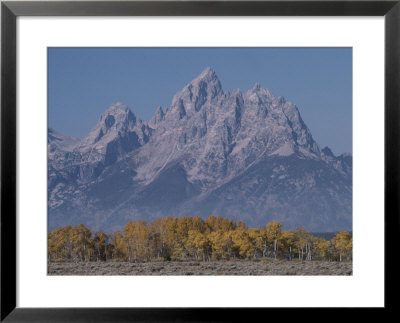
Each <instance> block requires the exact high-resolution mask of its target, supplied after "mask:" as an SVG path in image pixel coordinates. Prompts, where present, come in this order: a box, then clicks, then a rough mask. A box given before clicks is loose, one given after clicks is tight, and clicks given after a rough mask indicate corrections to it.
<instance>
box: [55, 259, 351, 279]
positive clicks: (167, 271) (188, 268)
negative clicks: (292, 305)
mask: <svg viewBox="0 0 400 323" xmlns="http://www.w3.org/2000/svg"><path fill="white" fill-rule="evenodd" d="M48 274H49V275H78V276H79V275H143V276H147V275H153V276H154V275H157V276H162V275H171V276H174V275H176V276H182V275H196V276H200V275H209V276H215V275H228V276H232V275H241V276H249V275H251V276H257V275H258V276H266V275H268V276H281V275H299V276H302V275H304V276H317V275H352V262H336V261H335V262H330V261H298V260H292V261H287V260H274V259H263V260H260V261H254V260H237V261H204V262H198V261H185V262H179V261H162V262H143V263H129V262H102V261H99V262H56V263H49V264H48Z"/></svg>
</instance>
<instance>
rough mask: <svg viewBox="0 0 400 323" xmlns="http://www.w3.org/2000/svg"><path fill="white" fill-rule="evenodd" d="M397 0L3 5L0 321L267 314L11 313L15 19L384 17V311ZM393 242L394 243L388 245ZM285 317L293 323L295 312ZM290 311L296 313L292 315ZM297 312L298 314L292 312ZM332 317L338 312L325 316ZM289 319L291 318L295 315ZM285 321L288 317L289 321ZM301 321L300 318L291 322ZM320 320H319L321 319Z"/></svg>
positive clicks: (397, 99)
mask: <svg viewBox="0 0 400 323" xmlns="http://www.w3.org/2000/svg"><path fill="white" fill-rule="evenodd" d="M399 2H400V0H395V1H387V0H380V1H365V0H364V1H321V0H316V1H268V0H263V1H86V2H85V1H82V2H81V1H79V2H72V1H66V2H59V1H45V2H38V1H29V2H28V1H26V2H24V1H2V3H1V241H0V243H1V285H0V288H1V293H0V297H1V317H0V319H1V321H5V322H30V321H35V322H89V321H90V322H91V321H96V322H131V321H133V322H172V321H173V322H191V321H193V322H194V321H196V322H200V321H207V322H222V321H227V322H233V321H241V320H242V319H241V317H243V315H245V316H246V317H247V318H248V319H247V320H250V321H252V320H259V319H256V318H257V317H262V316H263V315H265V310H266V308H251V309H249V308H246V309H245V308H212V309H210V308H129V309H127V308H57V309H54V308H52V309H50V308H19V307H16V299H17V285H16V270H17V264H16V244H17V236H16V207H17V204H16V203H17V200H16V189H17V177H16V175H17V173H16V163H17V156H16V134H17V129H16V111H17V110H16V82H17V79H16V41H17V39H16V37H17V30H16V19H17V17H19V16H384V17H385V307H384V308H383V309H378V310H379V312H380V314H379V315H381V314H382V313H381V310H385V311H387V310H396V303H397V302H396V296H395V294H394V293H393V291H394V289H395V288H396V287H397V286H399V278H398V277H399V275H398V273H396V266H395V261H396V257H397V255H398V252H397V248H398V247H397V246H396V244H395V243H394V239H395V238H396V237H398V236H399V228H400V218H399V204H400V202H398V201H400V194H399V180H400V167H399V165H400V142H399V138H400V136H399V134H400V133H399V128H400V3H399ZM392 241H393V243H392ZM269 310H276V311H280V312H281V313H280V315H283V313H282V311H283V310H284V311H285V314H284V315H285V318H286V319H288V318H293V319H294V318H295V317H296V316H297V315H298V314H294V313H293V311H292V309H290V311H289V309H288V308H281V309H269ZM293 310H295V309H293ZM297 310H299V309H297ZM326 310H327V311H329V312H330V311H334V310H336V309H328V308H327V309H326ZM293 314H294V315H293ZM288 315H289V316H288ZM296 319H298V317H297V318H296ZM320 319H322V317H320Z"/></svg>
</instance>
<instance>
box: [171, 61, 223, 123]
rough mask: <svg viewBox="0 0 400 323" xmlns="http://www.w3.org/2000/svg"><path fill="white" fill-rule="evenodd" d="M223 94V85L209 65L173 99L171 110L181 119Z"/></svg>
mask: <svg viewBox="0 0 400 323" xmlns="http://www.w3.org/2000/svg"><path fill="white" fill-rule="evenodd" d="M221 95H223V90H222V85H221V82H220V80H219V78H218V76H217V74H216V73H215V72H214V71H213V70H212V69H211V68H210V67H207V68H206V69H205V70H204V71H203V72H201V73H200V75H199V76H197V77H196V78H195V79H193V80H192V81H191V82H190V83H188V84H187V85H186V86H185V87H184V88H183V89H182V90H181V91H180V92H178V93H176V94H175V96H174V98H173V99H172V105H171V110H172V111H174V113H175V115H177V117H178V118H179V119H182V118H183V117H185V116H187V115H188V116H190V115H192V114H193V113H195V112H198V111H199V110H200V109H201V107H202V106H203V105H204V104H205V103H207V102H211V101H212V100H214V99H215V98H217V97H219V96H221Z"/></svg>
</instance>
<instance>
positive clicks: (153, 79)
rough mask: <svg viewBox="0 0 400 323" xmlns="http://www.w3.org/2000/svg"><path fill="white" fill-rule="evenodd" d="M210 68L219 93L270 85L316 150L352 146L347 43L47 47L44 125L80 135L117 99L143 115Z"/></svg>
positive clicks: (165, 104) (146, 116)
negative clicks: (297, 116)
mask: <svg viewBox="0 0 400 323" xmlns="http://www.w3.org/2000/svg"><path fill="white" fill-rule="evenodd" d="M207 66H210V67H211V68H213V69H214V70H215V72H216V73H217V75H218V77H219V79H220V80H221V83H222V87H223V89H224V91H233V90H234V89H237V88H239V89H241V90H242V92H245V91H247V90H248V89H250V88H252V87H253V85H254V84H255V83H257V82H258V83H260V84H261V85H262V86H264V87H267V88H269V89H270V90H271V91H272V93H273V94H274V95H275V96H284V97H285V98H286V99H287V100H289V101H292V102H293V103H294V104H296V105H297V106H298V108H299V110H300V113H301V116H302V118H303V120H304V121H305V123H306V124H307V126H308V127H309V128H310V130H311V133H312V134H313V137H314V139H315V140H316V141H317V142H318V143H319V145H320V146H321V148H323V147H325V146H329V147H330V148H331V149H332V151H333V152H334V153H335V154H340V153H342V152H351V151H352V49H351V48H49V50H48V76H49V77H48V89H49V93H48V95H49V96H48V98H49V100H48V109H49V127H52V128H54V129H55V130H56V131H58V132H60V133H62V134H65V135H71V136H75V137H79V138H82V137H84V136H85V135H86V133H88V132H89V130H90V129H91V128H92V127H93V126H94V125H95V124H96V123H97V122H98V120H99V118H100V115H101V114H102V113H103V112H104V110H106V109H107V107H108V106H109V105H110V104H112V103H114V102H117V101H120V102H122V103H124V104H126V105H128V106H129V107H130V108H131V110H132V111H133V112H134V113H135V115H137V116H138V117H140V118H141V119H143V120H149V119H150V118H151V116H152V115H153V114H154V112H155V111H156V109H157V107H158V106H160V105H161V106H162V107H168V106H170V104H171V100H172V97H173V95H174V94H175V93H176V92H178V91H180V90H181V89H182V88H183V87H184V86H185V85H186V84H187V83H188V82H190V81H191V80H192V79H193V78H195V77H196V76H197V75H198V74H200V73H201V71H202V70H203V69H204V68H206V67H207Z"/></svg>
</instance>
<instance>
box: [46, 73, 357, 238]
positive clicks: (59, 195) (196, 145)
mask: <svg viewBox="0 0 400 323" xmlns="http://www.w3.org/2000/svg"><path fill="white" fill-rule="evenodd" d="M48 151H49V154H48V156H49V180H48V182H49V187H48V194H49V228H50V229H52V228H54V227H57V226H60V225H66V224H76V223H85V224H87V225H89V226H90V227H92V228H96V229H98V228H101V229H105V230H112V229H120V228H121V226H123V225H124V224H125V223H126V222H127V221H129V220H138V219H145V220H153V219H156V218H158V217H160V216H168V215H172V216H184V215H193V216H195V215H200V216H202V217H207V216H208V215H210V214H214V215H220V216H225V217H228V218H235V219H236V220H244V221H245V222H246V223H247V224H248V225H249V226H261V225H265V224H266V223H267V222H269V221H273V220H275V221H280V222H282V223H284V225H285V228H296V227H299V226H304V227H305V228H306V229H308V230H313V231H334V230H340V229H343V230H351V229H352V157H351V155H350V154H342V155H340V156H335V155H334V154H333V153H332V151H331V150H330V149H329V148H328V147H325V148H324V149H320V148H319V146H318V144H317V143H316V142H315V141H314V139H313V138H312V135H311V133H310V131H309V129H308V128H307V126H306V125H305V123H304V121H303V120H302V118H301V116H300V113H299V110H298V109H297V107H296V106H295V105H294V104H293V103H291V102H288V101H286V100H285V99H284V98H283V97H274V95H273V94H272V93H271V92H270V91H269V90H268V89H266V88H263V87H262V86H261V85H259V84H256V85H255V86H254V87H253V88H252V89H250V90H249V91H247V92H246V93H242V92H241V91H240V90H235V91H233V92H232V93H229V92H224V91H223V90H222V86H221V83H220V81H219V79H218V77H217V75H216V73H215V72H214V71H213V70H212V69H210V68H206V69H205V70H204V71H203V72H202V73H201V74H200V75H199V76H198V77H197V78H195V79H194V80H193V81H191V82H190V83H189V84H188V85H186V86H185V87H184V88H183V89H182V90H181V91H180V92H178V93H176V94H175V96H174V97H173V100H172V104H171V106H170V107H169V108H166V109H163V108H161V107H159V108H158V109H157V111H156V113H155V115H154V116H153V118H152V119H151V120H150V121H149V123H146V122H144V121H142V120H140V119H139V118H137V117H136V116H135V115H134V114H133V113H132V111H131V110H130V109H129V108H128V107H127V106H125V105H123V104H121V103H116V104H113V105H111V106H110V107H109V108H108V109H107V110H106V111H105V112H104V114H103V115H102V116H101V118H100V120H99V122H98V124H97V125H96V126H95V127H94V128H93V129H92V130H91V131H90V132H89V134H88V135H87V136H86V137H85V138H83V139H82V140H79V139H76V138H72V137H66V136H63V135H60V134H58V133H56V132H55V131H54V130H51V129H49V135H48Z"/></svg>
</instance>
